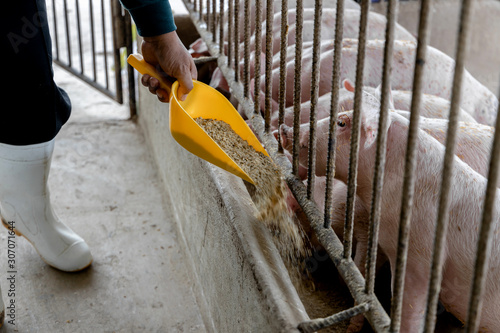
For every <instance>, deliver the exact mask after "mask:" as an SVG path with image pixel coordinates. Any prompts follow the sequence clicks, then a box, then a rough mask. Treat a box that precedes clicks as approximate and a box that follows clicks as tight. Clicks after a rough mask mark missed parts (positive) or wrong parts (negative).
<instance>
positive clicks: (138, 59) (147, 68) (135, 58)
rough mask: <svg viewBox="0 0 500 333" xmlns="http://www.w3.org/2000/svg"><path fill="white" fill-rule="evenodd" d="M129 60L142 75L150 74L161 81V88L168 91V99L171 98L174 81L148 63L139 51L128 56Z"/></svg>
mask: <svg viewBox="0 0 500 333" xmlns="http://www.w3.org/2000/svg"><path fill="white" fill-rule="evenodd" d="M127 62H128V63H129V64H130V66H132V67H134V68H135V69H136V70H137V71H138V72H139V73H141V74H142V75H144V74H148V75H150V76H152V77H154V78H155V79H157V80H158V81H159V82H160V88H161V89H163V90H165V91H166V92H167V93H168V99H170V92H171V91H172V88H171V85H172V83H171V82H169V81H168V80H167V79H166V78H165V74H164V73H161V72H159V71H158V70H157V69H156V68H155V66H153V65H151V64H150V63H147V62H146V61H145V60H144V58H143V57H142V55H140V54H137V53H136V54H131V55H129V56H128V58H127Z"/></svg>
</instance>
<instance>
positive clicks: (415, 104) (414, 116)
mask: <svg viewBox="0 0 500 333" xmlns="http://www.w3.org/2000/svg"><path fill="white" fill-rule="evenodd" d="M430 3H431V0H422V4H421V7H420V20H419V25H418V45H417V54H416V58H415V72H414V76H413V92H412V99H411V115H410V128H409V130H408V142H407V147H406V156H405V175H404V180H403V194H402V198H401V215H400V222H399V223H400V224H399V235H398V252H397V257H396V266H395V270H396V272H395V275H394V286H393V295H392V304H391V328H390V331H391V332H398V331H399V328H400V325H401V309H402V304H403V290H404V279H405V271H406V258H407V255H408V235H409V231H410V218H411V208H412V206H413V195H414V185H415V184H414V183H415V181H414V173H415V166H416V163H415V162H416V146H417V137H418V122H419V117H420V102H421V99H422V83H423V82H422V78H423V72H424V64H425V59H426V54H427V44H428V39H429V38H428V37H429V27H428V25H429V24H428V23H429V16H430Z"/></svg>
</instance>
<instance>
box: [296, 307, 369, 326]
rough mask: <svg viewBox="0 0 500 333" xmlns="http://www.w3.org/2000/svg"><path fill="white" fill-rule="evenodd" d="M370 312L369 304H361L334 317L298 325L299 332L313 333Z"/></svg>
mask: <svg viewBox="0 0 500 333" xmlns="http://www.w3.org/2000/svg"><path fill="white" fill-rule="evenodd" d="M368 310H370V304H369V303H362V304H359V305H356V306H353V307H352V308H350V309H347V310H344V311H341V312H339V313H336V314H334V315H331V316H329V317H326V318H318V319H313V320H309V321H305V322H303V323H300V324H299V327H298V328H299V330H300V331H302V332H305V333H309V332H314V331H317V330H320V329H323V328H326V327H330V326H332V325H335V324H337V323H340V322H341V321H344V320H347V319H350V318H352V317H355V316H357V315H360V314H362V313H365V312H366V311H368Z"/></svg>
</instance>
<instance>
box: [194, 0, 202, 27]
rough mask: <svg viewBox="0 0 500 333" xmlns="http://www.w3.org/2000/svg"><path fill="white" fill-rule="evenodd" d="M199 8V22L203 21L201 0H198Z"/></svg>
mask: <svg viewBox="0 0 500 333" xmlns="http://www.w3.org/2000/svg"><path fill="white" fill-rule="evenodd" d="M195 1H196V0H195ZM199 10H200V11H199V15H200V17H199V20H200V21H201V22H203V0H200V8H199Z"/></svg>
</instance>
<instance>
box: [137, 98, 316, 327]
mask: <svg viewBox="0 0 500 333" xmlns="http://www.w3.org/2000/svg"><path fill="white" fill-rule="evenodd" d="M139 95H140V96H139V103H138V105H139V108H138V115H139V123H140V125H141V127H142V129H143V131H144V133H145V136H146V138H147V140H148V143H149V145H150V148H151V149H152V152H153V155H154V157H155V159H156V162H157V165H158V169H159V173H160V176H161V179H162V181H163V187H164V189H165V193H166V205H167V207H170V209H172V211H173V213H174V214H173V215H174V216H175V219H176V221H175V222H176V223H177V227H178V235H179V237H180V239H179V242H180V243H181V244H183V248H182V249H181V250H182V251H184V252H185V253H186V257H187V258H189V259H188V262H186V265H187V266H189V269H190V270H191V272H192V274H193V276H194V277H195V279H194V280H196V281H197V283H196V285H195V286H193V288H194V291H195V294H196V295H197V302H198V304H199V305H200V308H201V312H202V316H203V320H204V322H205V326H206V327H207V328H208V329H209V330H211V331H213V332H296V331H297V330H296V329H295V327H296V325H297V324H298V323H299V322H301V321H303V320H306V319H308V316H307V314H306V312H305V310H304V307H303V305H302V303H301V301H300V299H299V298H298V296H297V293H296V291H295V289H294V288H293V286H292V284H291V282H290V280H289V276H288V273H287V272H286V269H285V267H284V265H283V262H282V261H281V258H280V256H279V254H278V252H277V250H276V248H275V247H274V244H273V243H272V239H271V236H270V234H269V233H268V231H267V230H266V229H265V228H264V227H263V226H262V224H260V223H259V221H258V220H256V218H255V217H254V216H255V213H256V211H255V207H254V206H253V203H252V202H251V199H250V197H249V195H248V192H247V191H246V189H245V187H244V185H243V182H242V181H241V180H240V179H239V178H237V177H235V176H233V175H231V174H229V173H227V172H225V171H223V170H221V169H219V168H217V167H214V166H212V165H210V164H208V163H207V162H205V161H203V160H201V159H199V158H197V157H195V156H194V155H191V154H190V153H189V152H187V151H186V150H184V149H183V148H181V147H180V146H179V145H178V144H177V143H176V142H175V141H174V139H173V138H172V137H171V135H170V132H169V119H168V105H167V104H162V103H160V102H158V100H157V99H156V97H155V96H153V95H151V94H149V92H147V90H146V89H139Z"/></svg>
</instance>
